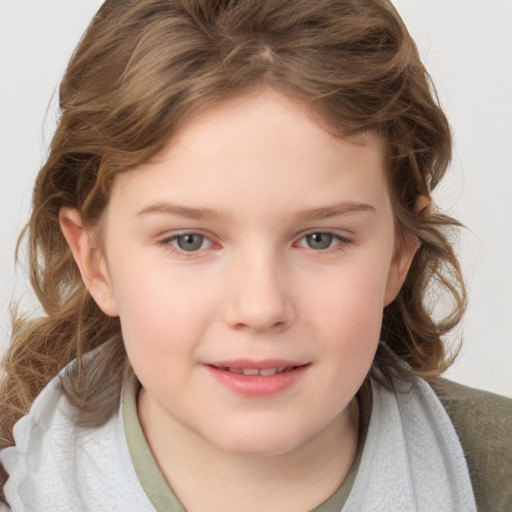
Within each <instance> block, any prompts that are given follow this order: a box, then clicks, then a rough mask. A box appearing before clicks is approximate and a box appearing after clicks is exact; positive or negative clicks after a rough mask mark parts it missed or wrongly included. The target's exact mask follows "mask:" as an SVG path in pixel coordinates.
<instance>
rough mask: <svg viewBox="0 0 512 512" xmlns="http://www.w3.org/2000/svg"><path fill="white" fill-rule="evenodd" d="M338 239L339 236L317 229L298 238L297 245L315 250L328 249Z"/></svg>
mask: <svg viewBox="0 0 512 512" xmlns="http://www.w3.org/2000/svg"><path fill="white" fill-rule="evenodd" d="M339 241H340V240H339V238H338V237H336V236H335V235H333V234H332V233H324V232H322V231H319V232H317V233H309V234H308V235H306V236H303V237H302V238H301V239H300V242H299V245H300V246H301V247H308V248H309V249H314V250H315V251H322V250H324V249H329V248H330V247H332V246H333V245H335V244H336V243H338V242H339Z"/></svg>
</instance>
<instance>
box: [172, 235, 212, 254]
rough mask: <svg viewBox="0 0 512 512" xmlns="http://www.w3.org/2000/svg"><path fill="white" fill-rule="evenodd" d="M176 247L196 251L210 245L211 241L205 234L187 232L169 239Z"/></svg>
mask: <svg viewBox="0 0 512 512" xmlns="http://www.w3.org/2000/svg"><path fill="white" fill-rule="evenodd" d="M169 242H170V243H171V244H172V245H174V247H176V248H178V249H181V250H182V251H186V252H194V251H198V250H199V249H205V248H206V247H209V246H210V241H209V240H208V238H206V237H205V236H204V235H197V234H195V233H187V234H185V235H178V236H175V237H173V238H171V239H170V240H169Z"/></svg>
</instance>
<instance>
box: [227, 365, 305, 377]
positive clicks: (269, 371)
mask: <svg viewBox="0 0 512 512" xmlns="http://www.w3.org/2000/svg"><path fill="white" fill-rule="evenodd" d="M294 368H295V367H294V366H280V367H278V368H263V369H261V370H260V369H258V368H227V367H219V369H221V370H223V371H228V372H231V373H236V374H238V375H242V374H243V375H262V376H263V377H270V376H272V375H275V374H276V373H284V372H288V371H291V370H293V369H294Z"/></svg>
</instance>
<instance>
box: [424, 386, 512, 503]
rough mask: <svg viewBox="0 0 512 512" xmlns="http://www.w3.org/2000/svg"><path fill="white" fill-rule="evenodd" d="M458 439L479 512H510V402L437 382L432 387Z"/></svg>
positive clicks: (502, 398) (511, 482)
mask: <svg viewBox="0 0 512 512" xmlns="http://www.w3.org/2000/svg"><path fill="white" fill-rule="evenodd" d="M431 385H432V387H433V389H434V391H435V392H436V395H437V396H438V398H439V399H440V400H441V403H442V404H443V406H444V408H445V410H446V412H447V413H448V416H450V419H451V421H452V424H453V426H454V427H455V431H456V432H457V436H458V437H459V440H460V443H461V445H462V449H463V451H464V455H465V456H466V461H467V465H468V469H469V474H470V477H471V482H472V485H473V492H474V494H475V499H476V504H477V509H478V511H479V512H512V400H511V399H510V398H506V397H504V396H501V395H496V394H494V393H490V392H488V391H482V390H480V389H474V388H470V387H467V386H463V385H462V384H458V383H456V382H451V381H449V380H445V379H439V380H438V381H436V382H434V383H433V384H431Z"/></svg>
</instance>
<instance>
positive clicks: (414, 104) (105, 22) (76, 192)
mask: <svg viewBox="0 0 512 512" xmlns="http://www.w3.org/2000/svg"><path fill="white" fill-rule="evenodd" d="M255 87H272V88H274V89H276V90H280V91H282V92H284V93H285V94H288V95H292V96H293V97H295V98H297V99H299V100H300V101H302V102H304V103H305V104H307V105H308V106H309V107H310V108H311V109H312V110H313V111H315V112H317V113H318V114H319V115H320V116H321V118H322V119H323V120H324V121H325V122H326V125H328V126H329V129H330V130H332V131H333V133H335V134H337V135H338V136H340V137H352V136H354V135H357V134H359V133H363V132H367V131H373V132H375V133H378V134H379V135H380V136H381V137H382V138H383V140H384V141H385V143H386V147H387V151H388V155H387V160H388V173H389V177H388V180H389V185H390V194H391V197H392V202H393V205H394V212H395V219H396V226H397V230H396V231H397V238H398V243H399V244H400V241H403V240H404V239H405V237H407V236H410V235H411V234H412V235H414V236H416V237H417V238H418V239H419V241H420V247H419V249H418V251H417V253H416V255H415V257H414V261H413V263H412V267H411V269H410V272H409V274H408V276H407V279H406V281H405V284H404V286H403V287H402V289H401V291H400V293H399V295H398V297H397V298H396V300H395V301H394V302H393V303H392V304H390V305H389V306H387V307H386V308H385V309H384V312H383V323H382V332H381V339H382V342H383V343H382V344H381V345H380V346H379V349H378V351H377V354H376V357H375V360H374V363H373V367H372V368H373V369H372V371H373V372H374V373H379V374H383V375H389V372H390V371H391V370H390V367H391V366H392V367H397V366H398V367H399V368H400V369H401V371H402V373H404V372H407V371H409V372H412V373H415V374H417V375H420V376H423V377H426V378H434V377H435V376H437V375H438V374H439V373H440V372H442V371H443V370H444V369H445V368H446V367H447V366H448V364H449V363H450V361H451V357H450V356H449V353H448V351H447V350H446V349H445V346H444V344H443V336H444V335H445V334H446V333H448V332H449V331H450V330H451V329H452V328H453V327H454V326H456V325H457V323H458V321H459V320H460V318H461V316H462V314H463V311H464V308H465V303H466V294H465V288H464V282H463V280H462V276H461V271H460V267H459V263H458V261H457V258H456V255H455V253H454V250H453V243H452V240H451V233H452V231H453V230H454V228H456V227H457V226H458V223H457V222H456V221H455V220H454V219H451V218H450V217H447V216H445V215H442V214H441V213H439V212H437V211H436V210H435V209H432V210H431V211H430V212H429V213H428V214H424V215H415V214H414V211H413V205H414V204H415V201H416V199H417V198H418V196H419V195H424V196H429V195H430V194H431V192H432V191H433V190H434V189H435V187H436V186H437V185H438V183H439V182H440V180H441V179H442V177H443V175H444V174H445V171H446V169H447V166H448V164H449V161H450V156H451V137H450V129H449V125H448V122H447V120H446V117H445V115H444V113H443V111H442V110H441V108H440V107H439V104H438V101H437V98H436V94H435V90H434V88H433V85H432V83H431V80H430V77H429V75H428V74H427V72H426V70H425V68H424V66H423V65H422V63H421V61H420V58H419V56H418V52H417V49H416V46H415V44H414V42H413V40H412V38H411V37H410V35H409V33H408V31H407V29H406V27H405V25H404V24H403V22H402V20H401V18H400V16H399V15H398V14H397V12H396V11H395V9H394V8H393V6H392V5H391V4H390V2H388V1H386V0H316V1H314V2H311V1H310V0H294V1H293V2H290V1H289V0H144V1H140V0H107V1H106V2H105V3H104V5H103V6H102V7H101V8H100V10H99V11H98V13H97V14H96V16H95V17H94V19H93V20H92V22H91V24H90V26H89V28H88V29H87V31H86V32H85V35H84V36H83V38H82V40H81V42H80V44H79V45H78V47H77V49H76V51H75V53H74V54H73V56H72V58H71V60H70V62H69V65H68V67H67V71H66V73H65V76H64V78H63V80H62V83H61V86H60V91H59V92H60V96H59V99H60V103H59V105H60V119H59V122H58V126H57V129H56V132H55V135H54V137H53V139H52V142H51V147H50V152H49V156H48V159H47V161H46V163H45V164H44V166H43V167H42V169H41V170H40V172H39V174H38V177H37V180H36V184H35V188H34V193H33V207H32V213H31V217H30V220H29V222H28V224H27V225H26V227H25V229H24V232H23V233H22V236H24V237H25V238H26V240H27V241H28V247H29V257H30V260H29V261H30V277H31V282H32V286H33V288H34V290H35V293H36V294H37V297H38V299H39V301H40V303H41V305H42V307H43V309H44V312H45V314H44V316H42V317H39V318H35V319H28V318H24V317H22V316H17V317H16V318H14V320H13V336H12V343H11V345H10V348H9V350H8V353H7V355H6V356H5V358H4V361H3V370H4V374H3V377H2V381H1V384H0V418H1V421H0V446H1V447H3V446H8V445H10V444H12V443H13V438H12V427H13V424H14V423H15V421H16V420H17V419H19V418H20V417H21V416H22V415H24V414H26V413H27V412H28V410H29V408H30V406H31V404H32V402H33V400H34V399H35V397H36V396H37V394H38V393H39V392H40V391H41V389H42V388H43V387H44V386H45V385H46V384H47V382H48V381H49V380H50V379H51V378H53V377H54V376H55V375H56V374H57V373H58V372H59V371H60V370H61V369H62V368H63V367H64V366H66V365H67V364H68V363H69V362H70V361H71V360H73V359H76V360H77V365H76V369H75V371H74V372H72V373H68V374H67V375H65V376H63V377H62V378H61V382H62V385H63V389H64V390H65V393H66V394H67V396H68V398H69V400H70V402H71V403H73V404H74V405H76V406H77V408H78V410H79V411H80V415H79V421H80V423H81V424H84V425H88V426H94V425H100V424H101V423H103V422H104V421H105V420H106V419H107V418H108V417H109V416H110V415H111V414H113V412H114V411H115V410H116V409H117V406H118V402H119V394H120V389H121V384H122V380H123V376H124V375H126V372H130V371H131V369H130V365H129V363H128V361H127V357H126V354H125V351H124V347H123V341H122V337H121V330H120V323H119V319H118V318H111V317H109V316H107V315H105V314H104V313H103V312H102V311H101V310H100V309H99V307H98V306H97V305H96V304H95V302H94V301H93V299H92V298H91V296H90V295H89V293H88V291H87V290H86V288H85V286H84V284H83V282H82V280H81V277H80V273H79V271H78V268H77V266H76V264H75V262H74V260H73V257H72V254H71V251H70V249H69V248H68V246H67V244H66V241H65V240H64V237H63V235H62V232H61V229H60V226H59V210H60V209H61V208H62V207H72V208H77V209H78V210H79V211H80V212H81V213H82V217H83V220H84V223H85V224H86V225H87V226H90V227H94V226H96V225H97V224H98V223H99V221H100V220H101V218H102V213H103V211H104V209H105V207H106V205H107V203H108V199H109V191H110V188H111V185H112V182H113V180H114V179H115V176H116V174H117V173H119V172H123V171H125V170H127V169H130V168H133V167H135V166H137V165H139V164H141V163H143V162H146V161H148V160H149V159H150V158H151V157H152V156H154V155H155V154H156V153H158V152H159V151H160V150H161V149H162V148H163V146H164V145H165V144H166V142H167V141H168V140H169V138H170V137H172V136H173V134H174V133H175V132H176V131H177V130H178V129H179V128H180V127H181V126H183V124H184V123H185V122H186V121H187V119H189V118H190V117H191V116H192V115H194V114H195V113H197V112H199V111H200V110H202V109H205V108H207V107H208V106H211V105H213V104H216V103H219V102H222V101H223V100H226V99H228V98H230V97H233V95H235V94H243V93H244V92H247V91H249V90H252V89H254V88H255ZM433 289H436V290H439V291H438V292H436V293H444V294H447V296H448V297H449V298H451V305H452V308H451V310H450V311H449V312H448V313H447V315H446V316H444V317H443V318H441V319H439V318H437V319H436V318H435V316H436V315H434V314H433V311H432V301H429V300H428V299H429V296H430V295H431V294H432V290H433ZM94 349H97V350H96V351H93V350H94ZM88 353H89V354H91V353H92V355H90V356H89V357H87V358H84V357H83V356H84V355H85V354H88ZM390 354H395V355H397V356H398V357H399V358H400V360H401V361H404V362H405V363H407V365H406V367H404V366H401V365H397V362H396V358H395V356H394V355H390ZM376 370H378V371H376Z"/></svg>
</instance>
